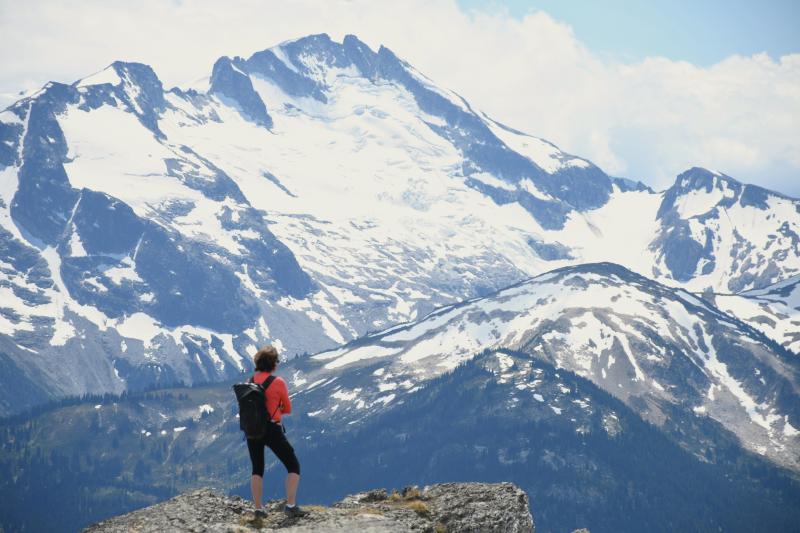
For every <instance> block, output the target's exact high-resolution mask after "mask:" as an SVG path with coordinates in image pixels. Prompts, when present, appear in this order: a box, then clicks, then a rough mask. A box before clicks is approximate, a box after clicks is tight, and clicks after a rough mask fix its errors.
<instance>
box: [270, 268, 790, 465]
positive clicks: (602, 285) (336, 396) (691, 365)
mask: <svg viewBox="0 0 800 533" xmlns="http://www.w3.org/2000/svg"><path fill="white" fill-rule="evenodd" d="M502 348H504V349H511V350H514V351H518V352H522V353H525V354H529V355H530V357H531V358H533V359H534V360H542V361H546V362H547V363H549V364H552V365H554V366H555V367H557V368H564V369H567V370H569V371H571V372H574V373H575V374H577V375H579V376H581V377H584V378H586V379H589V380H591V381H592V382H594V383H595V384H596V385H598V386H600V387H601V388H603V389H605V390H606V391H607V392H609V393H610V394H611V395H613V396H616V397H617V398H619V399H621V400H622V401H623V402H625V403H626V404H627V405H628V406H629V407H630V408H631V409H633V410H634V411H635V412H637V413H638V414H639V415H640V416H641V417H642V418H644V419H645V420H648V421H649V422H651V423H653V424H654V425H656V426H658V427H661V428H662V429H664V431H666V432H667V433H674V436H675V437H676V438H677V439H678V440H679V441H680V442H681V443H682V444H684V445H685V446H686V447H687V448H689V449H693V450H694V451H695V452H696V453H698V455H699V454H701V452H702V438H700V437H699V436H698V435H693V434H692V432H691V431H687V429H686V428H687V426H688V425H689V424H683V423H682V422H679V421H680V420H681V419H689V420H691V419H694V418H696V417H709V418H710V419H713V420H715V421H717V422H719V423H720V424H721V425H722V426H723V427H725V428H726V429H727V430H729V431H730V432H731V433H733V434H735V435H736V436H737V437H738V439H740V440H741V442H742V444H743V445H744V446H745V447H747V448H749V449H750V450H752V451H754V452H757V453H760V454H763V455H766V456H767V457H769V458H770V459H772V460H773V461H776V462H777V463H779V464H783V465H785V466H788V467H791V468H793V469H795V470H798V469H800V431H798V429H797V428H800V410H798V408H800V401H799V400H800V360H798V359H797V357H795V356H794V355H793V354H790V353H789V352H786V351H784V350H782V349H781V348H780V347H779V346H777V345H776V344H775V343H773V342H772V341H770V340H768V339H767V338H766V337H764V336H763V335H761V334H760V333H759V332H757V331H755V330H753V329H751V328H750V327H748V326H746V325H745V324H743V323H741V322H739V321H738V320H736V319H734V318H733V317H731V316H729V315H726V314H725V313H723V312H721V311H719V310H718V309H716V308H714V307H712V306H710V305H709V304H707V303H705V302H704V301H702V300H700V299H698V298H696V297H695V296H693V295H692V294H691V293H689V292H687V291H685V290H683V289H671V288H668V287H666V286H664V285H661V284H659V283H657V282H654V281H652V280H649V279H647V278H644V277H642V276H639V275H637V274H634V273H633V272H631V271H629V270H627V269H625V268H623V267H620V266H618V265H613V264H610V263H601V264H586V265H579V266H575V267H565V268H561V269H558V270H554V271H551V272H548V273H546V274H542V275H540V276H537V277H535V278H533V279H531V280H529V281H525V282H522V283H519V284H516V285H514V286H512V287H509V288H507V289H503V290H501V291H499V292H497V293H496V294H493V295H490V296H486V297H482V298H477V299H473V300H469V301H467V302H464V303H460V304H456V305H453V306H447V307H444V308H442V309H439V310H437V311H435V312H433V313H431V314H430V315H428V316H427V317H425V318H424V319H422V320H419V321H417V322H412V323H408V324H403V325H399V326H395V327H393V328H390V329H388V330H385V331H382V332H380V333H376V334H373V335H370V336H367V337H365V338H362V339H359V340H358V341H356V342H354V343H351V344H348V345H345V346H343V347H341V348H338V349H336V350H332V351H328V352H323V353H320V354H317V355H314V356H312V357H311V358H308V359H303V360H299V361H297V362H296V366H295V365H293V366H292V367H291V368H292V371H293V372H294V374H293V376H292V379H291V385H292V388H293V390H294V389H297V390H298V391H301V392H308V391H311V390H314V391H315V395H314V400H313V401H312V402H311V403H312V404H314V405H315V406H316V409H317V410H316V411H315V412H314V413H310V414H311V415H312V416H320V417H322V418H324V419H326V420H340V423H342V424H346V423H350V422H354V421H359V420H360V419H362V418H365V417H370V416H374V414H375V413H376V412H380V411H381V410H383V409H384V408H386V406H387V405H391V404H392V402H396V401H398V400H399V399H401V398H402V397H403V396H404V395H406V394H408V393H410V392H413V391H415V390H417V389H418V388H419V387H421V386H423V385H424V383H425V382H427V381H428V380H431V379H434V378H436V377H437V376H439V375H441V374H443V373H445V372H447V371H450V370H453V369H454V368H456V367H457V366H458V365H460V364H462V363H464V362H466V361H469V360H471V359H472V358H473V357H475V356H476V354H478V353H479V352H480V351H481V350H496V349H502ZM497 357H498V372H499V375H500V379H501V381H503V380H514V381H515V383H516V388H517V389H519V390H520V391H522V393H524V394H529V395H532V396H533V397H534V398H536V399H537V400H539V401H542V402H545V401H547V400H546V398H544V397H543V395H542V394H541V392H540V390H539V387H540V386H541V381H539V380H537V378H536V375H535V374H532V373H530V372H527V371H526V370H525V365H522V366H520V364H518V363H515V362H514V361H513V360H512V359H511V358H509V357H504V356H503V355H502V354H500V355H498V356H497ZM284 370H286V369H284ZM520 372H521V373H522V374H520ZM523 377H524V378H525V379H522V378H523ZM554 407H556V409H558V408H559V407H558V406H554Z"/></svg>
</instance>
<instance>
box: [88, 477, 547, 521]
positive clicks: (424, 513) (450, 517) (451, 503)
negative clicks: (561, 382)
mask: <svg viewBox="0 0 800 533" xmlns="http://www.w3.org/2000/svg"><path fill="white" fill-rule="evenodd" d="M303 508H304V509H305V510H307V511H309V515H308V516H306V517H303V518H299V519H297V518H288V517H287V516H285V515H284V514H283V512H282V509H283V502H282V501H270V502H268V503H267V504H266V506H265V509H264V510H265V514H264V515H263V516H257V515H256V514H255V512H254V508H253V505H252V503H251V502H249V501H247V500H244V499H242V498H240V497H238V496H233V497H228V496H223V495H220V494H218V493H215V492H213V491H212V490H210V489H201V490H197V491H193V492H188V493H185V494H181V495H180V496H177V497H175V498H173V499H171V500H168V501H166V502H163V503H160V504H157V505H153V506H151V507H146V508H144V509H140V510H138V511H134V512H132V513H128V514H125V515H121V516H117V517H114V518H111V519H109V520H105V521H103V522H99V523H97V524H95V525H93V526H90V527H88V528H87V529H85V530H84V533H123V532H129V531H137V532H139V533H145V532H163V531H191V532H198V533H199V532H208V533H246V532H252V531H281V532H287V533H288V532H297V533H300V532H312V531H313V532H331V533H333V532H352V531H359V533H370V532H398V533H399V532H407V531H419V532H431V533H443V532H456V531H474V532H478V531H480V532H498V533H501V532H502V533H515V532H520V533H523V532H524V533H532V532H533V529H534V526H533V517H532V516H531V513H530V510H529V509H528V496H527V494H525V492H524V491H522V490H521V489H519V488H518V487H516V486H515V485H513V484H512V483H443V484H439V485H431V486H428V487H425V488H423V489H422V490H420V489H418V488H417V487H406V488H405V489H403V490H402V491H401V492H396V491H393V492H391V493H388V492H387V491H386V490H384V489H377V490H372V491H369V492H363V493H359V494H354V495H351V496H347V497H345V498H344V499H343V500H341V501H340V502H337V503H335V504H333V505H332V506H330V507H323V506H316V505H304V506H303Z"/></svg>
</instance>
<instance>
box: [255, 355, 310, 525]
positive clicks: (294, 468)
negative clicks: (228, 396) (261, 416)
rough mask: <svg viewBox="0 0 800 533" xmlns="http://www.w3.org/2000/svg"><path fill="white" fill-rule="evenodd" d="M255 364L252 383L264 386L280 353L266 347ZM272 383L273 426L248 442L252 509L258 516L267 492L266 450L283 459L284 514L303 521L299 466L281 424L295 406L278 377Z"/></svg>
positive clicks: (269, 392) (269, 413)
mask: <svg viewBox="0 0 800 533" xmlns="http://www.w3.org/2000/svg"><path fill="white" fill-rule="evenodd" d="M254 362H255V365H256V371H255V373H254V374H253V378H252V380H253V382H254V383H258V384H259V385H261V384H262V383H264V382H265V381H267V378H269V377H270V376H271V375H272V373H273V372H274V371H275V367H276V366H277V365H278V351H277V350H276V349H275V347H274V346H265V347H264V348H261V349H260V350H259V351H258V353H256V355H255V358H254ZM270 381H271V383H268V384H267V385H266V391H265V393H264V395H265V396H266V404H267V416H268V417H269V421H270V423H268V424H267V431H266V433H265V435H264V438H263V439H247V450H248V451H249V452H250V461H251V462H252V463H253V475H252V477H251V478H250V489H251V490H252V493H253V505H255V508H256V512H257V513H258V514H260V513H262V512H263V511H261V495H262V493H263V490H264V485H263V483H264V446H269V449H270V450H272V452H273V453H274V454H275V455H276V456H277V457H278V459H280V461H281V462H282V463H283V466H285V467H286V471H287V474H286V506H285V507H284V509H283V511H284V512H285V513H286V514H287V515H288V516H289V517H293V518H294V517H301V516H305V515H307V514H308V513H307V512H306V511H304V510H302V509H301V508H300V507H299V506H298V505H297V500H296V498H297V485H298V484H299V483H300V463H299V462H298V461H297V456H296V455H295V453H294V448H292V445H291V444H289V441H288V440H286V435H285V431H286V429H285V428H284V427H283V424H281V418H282V417H283V415H288V414H289V413H291V412H292V402H291V401H290V400H289V391H288V389H287V388H286V382H285V381H284V380H283V379H281V378H279V377H277V376H275V378H273V379H272V380H270Z"/></svg>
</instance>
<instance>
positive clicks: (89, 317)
mask: <svg viewBox="0 0 800 533" xmlns="http://www.w3.org/2000/svg"><path fill="white" fill-rule="evenodd" d="M199 85H201V87H199V88H184V89H181V88H172V89H169V90H166V89H165V88H164V87H163V85H162V83H161V81H160V80H159V79H158V77H157V76H156V74H155V72H153V70H152V69H151V68H150V67H148V66H147V65H143V64H137V63H125V62H116V63H113V64H112V65H110V66H109V67H107V68H106V69H104V70H102V71H100V72H98V73H96V74H94V75H91V76H88V77H86V78H84V79H81V80H78V81H77V82H75V83H73V84H70V85H66V84H61V83H55V82H51V83H49V84H47V85H46V86H45V87H43V88H42V89H41V90H40V91H38V92H37V93H35V94H33V95H31V96H29V97H26V98H24V99H23V100H20V101H19V102H17V103H15V104H13V105H12V106H10V107H9V108H7V109H6V110H5V111H3V112H2V113H1V114H0V140H2V142H1V143H0V291H2V296H3V297H2V304H0V347H2V349H0V364H2V367H3V368H4V372H3V378H2V384H3V385H4V386H3V387H2V388H0V389H2V390H3V392H2V393H0V412H4V413H13V412H19V411H20V410H22V409H24V408H26V407H28V406H31V405H35V404H37V403H40V402H42V401H46V400H47V399H50V398H58V397H63V396H65V395H66V396H68V395H79V394H85V393H90V392H91V393H102V392H112V393H120V392H122V391H124V390H135V389H141V388H143V387H149V386H157V385H158V384H169V383H175V382H184V383H199V382H205V381H215V380H219V379H224V378H225V377H230V376H233V375H235V374H237V373H238V372H240V371H241V370H242V369H243V368H245V367H246V366H247V361H246V355H245V354H247V353H250V352H252V351H253V349H254V348H255V347H256V346H258V345H261V344H264V343H267V342H269V343H272V344H275V345H276V346H278V347H279V348H280V349H281V350H282V351H283V352H284V353H286V354H288V355H294V354H301V353H316V352H319V351H321V350H325V349H330V348H333V347H335V346H337V345H340V344H343V343H345V342H348V341H351V340H354V339H356V338H359V337H361V336H363V335H364V334H366V333H367V332H369V331H376V330H380V329H383V328H385V327H387V326H389V325H391V324H395V323H399V322H402V321H406V320H413V319H415V318H418V317H421V316H424V315H426V314H427V313H429V312H431V311H432V310H434V309H436V308H437V307H440V306H442V305H448V304H452V303H455V302H458V301H462V300H465V299H468V298H472V297H476V296H482V295H486V294H489V293H491V292H493V291H495V290H498V289H500V288H503V287H506V286H508V285H511V284H513V283H516V282H518V281H520V280H522V279H526V278H528V277H530V276H533V275H537V274H540V273H542V272H545V271H548V270H551V269H553V268H559V267H562V266H566V265H574V264H580V263H586V262H598V261H610V262H614V263H618V264H621V265H624V266H625V267H627V268H629V269H631V270H633V271H635V272H637V273H639V274H642V275H644V276H647V277H649V278H652V279H654V280H657V281H659V282H662V283H665V284H668V285H671V286H680V287H683V288H685V289H688V290H692V291H695V292H703V291H705V292H708V293H726V294H729V293H732V294H741V293H743V292H744V291H748V290H768V289H767V288H768V287H769V286H770V285H772V284H774V283H779V284H780V283H785V280H786V279H788V278H789V277H790V276H792V275H796V274H797V273H798V272H800V237H798V232H799V231H800V202H798V200H796V199H792V198H788V197H786V196H784V195H781V194H779V193H775V192H772V191H767V190H765V189H762V188H759V187H757V186H752V185H743V184H741V183H739V182H737V181H736V180H734V179H733V178H731V177H729V176H725V175H723V174H720V173H717V172H712V171H707V170H704V169H700V168H693V169H690V170H688V171H686V172H684V173H683V174H681V175H680V176H678V177H677V179H676V182H675V184H674V185H673V186H672V187H670V188H669V189H667V190H666V191H662V192H655V191H653V190H651V189H649V188H648V187H647V186H645V185H644V184H642V183H640V182H633V181H631V180H628V179H624V178H615V177H611V176H608V175H607V174H605V173H604V172H603V171H602V170H601V169H599V168H598V167H596V166H595V165H593V164H592V163H591V162H589V161H587V160H586V159H583V158H580V157H577V156H572V155H569V154H567V153H565V152H563V151H561V150H560V149H558V148H557V147H555V146H554V145H553V144H551V143H549V142H547V141H545V140H542V139H539V138H536V137H533V136H531V135H528V134H525V133H522V132H521V131H518V130H516V129H513V128H510V127H508V126H505V125H502V124H500V123H498V122H497V121H494V120H492V119H491V118H489V117H488V116H487V115H485V114H484V113H481V112H479V111H476V110H474V109H473V108H472V107H471V106H470V104H469V103H467V102H466V101H465V100H464V99H463V98H461V97H460V96H458V94H456V93H454V92H453V91H450V90H445V89H441V88H439V87H437V86H436V85H434V83H433V82H432V81H431V80H429V79H428V78H426V77H425V76H424V75H423V74H421V73H419V72H418V71H416V70H415V69H414V68H413V67H412V66H411V65H410V64H408V63H407V62H405V61H403V60H402V59H400V58H398V57H397V56H396V55H395V54H394V53H392V52H391V51H390V50H389V49H388V48H385V47H381V48H380V49H379V50H378V51H377V52H375V51H373V50H372V49H370V48H369V47H368V46H367V45H365V44H364V43H363V42H361V41H359V40H358V39H357V38H356V37H354V36H351V35H349V36H347V37H345V38H344V40H343V42H341V43H338V42H334V41H333V40H331V39H330V38H329V37H328V36H327V35H325V34H321V35H311V36H307V37H303V38H300V39H297V40H293V41H288V42H285V43H282V44H280V45H277V46H274V47H272V48H269V49H266V50H264V51H261V52H257V53H255V54H253V55H252V56H250V57H249V58H247V59H244V58H240V57H234V58H228V57H223V58H220V59H219V60H218V61H217V62H216V63H215V64H214V66H213V69H212V72H211V76H210V77H209V78H208V79H207V80H205V81H204V82H202V83H200V84H199ZM774 294H779V293H778V292H776V293H774ZM780 294H782V293H780ZM777 298H778V300H777V303H776V305H779V306H780V305H781V300H780V296H777ZM772 301H773V302H776V301H775V300H774V299H773V300H772ZM787 305H788V304H787ZM790 307H791V306H790ZM795 307H796V305H795ZM742 308H743V307H742V306H741V305H740V306H729V308H728V310H729V311H731V312H734V313H735V312H736V310H737V309H742ZM795 311H796V309H795ZM795 311H790V312H789V313H788V315H787V313H786V312H785V310H784V311H776V312H778V313H779V314H780V316H782V317H784V318H779V319H778V320H785V319H787V317H788V321H789V322H788V324H789V325H787V326H782V327H780V328H778V329H775V328H772V329H769V330H766V333H767V334H768V335H773V334H774V335H776V337H775V340H776V341H778V342H779V343H781V344H783V345H784V346H785V347H787V348H790V349H796V347H795V346H794V344H792V342H793V339H794V337H793V336H792V334H791V333H781V331H785V330H786V328H789V329H791V321H792V320H793V319H794V317H796V313H795ZM743 318H751V317H750V316H747V317H743ZM771 320H776V319H775V318H773V319H771ZM761 322H762V323H763V322H764V321H763V320H762V321H761ZM52 359H57V360H58V361H59V365H58V368H57V369H56V368H54V367H53V365H52V364H50V361H51V360H52ZM45 382H46V383H47V385H44V383H45Z"/></svg>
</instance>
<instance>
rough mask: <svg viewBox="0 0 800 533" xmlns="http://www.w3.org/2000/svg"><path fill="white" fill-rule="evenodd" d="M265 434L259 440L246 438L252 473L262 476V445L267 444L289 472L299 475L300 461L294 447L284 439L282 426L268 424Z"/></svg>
mask: <svg viewBox="0 0 800 533" xmlns="http://www.w3.org/2000/svg"><path fill="white" fill-rule="evenodd" d="M268 426H269V427H268V428H267V434H266V436H265V437H264V438H263V439H261V440H256V439H247V451H249V452H250V462H251V463H253V475H254V476H261V477H264V446H269V449H270V450H272V453H274V454H275V455H276V456H277V457H278V459H280V461H281V462H282V463H283V466H285V467H286V471H287V472H288V473H290V474H297V475H298V476H299V475H300V463H299V462H298V461H297V456H296V455H295V454H294V448H292V445H291V444H289V441H288V440H286V435H284V434H283V428H282V427H281V426H279V425H278V424H268Z"/></svg>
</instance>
